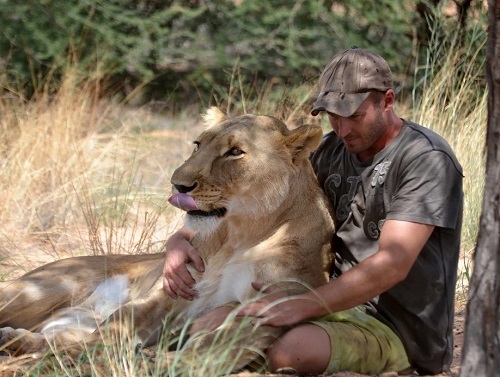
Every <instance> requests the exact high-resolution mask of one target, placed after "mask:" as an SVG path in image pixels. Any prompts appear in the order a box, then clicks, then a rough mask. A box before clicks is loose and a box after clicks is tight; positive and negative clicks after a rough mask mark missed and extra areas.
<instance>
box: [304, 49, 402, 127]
mask: <svg viewBox="0 0 500 377" xmlns="http://www.w3.org/2000/svg"><path fill="white" fill-rule="evenodd" d="M392 85H393V84H392V74H391V69H390V68H389V65H388V64H387V62H386V61H385V60H384V59H383V58H382V57H381V56H380V55H377V54H375V53H373V52H370V51H368V50H365V49H362V48H358V47H352V48H350V49H349V50H346V51H344V52H342V53H339V54H337V55H335V56H334V57H333V59H332V61H331V62H330V64H328V65H327V66H326V68H325V70H324V71H323V73H322V74H321V77H320V79H319V95H318V97H317V99H316V102H315V103H314V107H313V109H312V111H311V114H312V115H314V116H316V115H318V113H319V112H320V111H327V112H329V113H333V114H337V115H340V116H342V117H349V116H351V115H352V114H354V112H355V111H356V110H357V109H358V108H359V106H361V104H362V103H363V102H364V101H365V100H366V98H368V96H369V95H370V92H371V91H382V92H385V91H387V90H389V89H391V88H392Z"/></svg>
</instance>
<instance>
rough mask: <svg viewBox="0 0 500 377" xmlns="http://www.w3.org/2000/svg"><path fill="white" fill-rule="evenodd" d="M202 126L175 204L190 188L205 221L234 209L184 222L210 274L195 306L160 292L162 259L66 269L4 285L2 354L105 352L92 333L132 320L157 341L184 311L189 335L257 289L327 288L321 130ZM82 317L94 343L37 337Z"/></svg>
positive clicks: (56, 267)
mask: <svg viewBox="0 0 500 377" xmlns="http://www.w3.org/2000/svg"><path fill="white" fill-rule="evenodd" d="M205 122H206V124H207V129H206V130H205V131H204V132H203V133H202V134H201V135H200V136H199V138H198V139H197V140H196V143H195V144H197V145H198V146H199V147H197V148H196V149H195V151H194V152H193V154H192V155H191V157H189V159H188V160H187V161H186V162H185V163H184V164H183V165H182V166H180V167H179V168H178V169H177V170H176V171H175V172H174V174H173V176H172V179H171V181H172V184H173V186H174V193H176V192H177V190H178V189H182V190H184V191H185V190H186V188H189V190H188V192H187V194H188V195H191V196H192V198H194V201H195V202H196V205H197V206H198V208H199V210H202V211H207V212H208V211H212V210H215V209H220V208H224V209H225V210H226V212H225V215H224V216H222V217H217V216H211V217H204V216H193V215H191V214H189V213H188V214H187V215H186V221H185V226H186V227H190V228H192V229H193V230H194V231H195V232H196V236H195V237H194V238H193V240H192V244H193V245H194V246H195V248H197V250H198V251H199V253H200V255H201V256H202V258H203V259H204V261H205V266H206V270H205V272H204V274H203V275H201V274H199V273H197V272H196V271H193V274H194V276H195V278H196V280H197V284H196V288H197V291H198V297H197V298H196V299H195V300H194V301H192V302H189V301H185V300H182V299H177V300H172V299H170V298H169V297H168V296H167V295H166V294H164V293H163V290H162V282H161V274H162V265H163V261H164V254H163V253H158V254H151V255H110V256H89V257H80V258H70V259H66V260H61V261H57V262H54V263H51V264H48V265H45V266H42V267H40V268H38V269H36V270H34V271H32V272H30V273H28V274H26V275H24V276H23V277H21V278H20V279H18V280H15V281H12V282H4V283H1V284H2V285H0V289H1V291H0V327H1V328H2V329H0V336H2V338H1V339H0V344H2V343H3V345H4V349H5V350H7V351H9V352H12V353H15V352H18V353H19V352H32V351H38V350H41V349H44V348H45V347H46V344H47V343H46V342H47V340H46V338H48V339H49V341H51V340H52V341H55V340H57V342H58V343H59V344H62V345H68V344H72V343H74V342H79V341H80V340H81V338H82V337H83V338H85V337H87V338H85V339H86V341H88V340H89V339H92V342H99V339H100V338H99V337H97V336H96V335H95V334H98V333H100V332H102V328H103V326H105V324H106V323H108V325H107V326H110V327H111V328H113V327H117V326H118V324H119V325H120V326H121V325H122V319H123V318H127V316H129V315H130V316H133V318H134V320H133V323H134V325H135V327H134V328H133V329H130V331H131V333H133V334H134V336H135V339H136V342H137V343H146V342H148V341H149V342H151V339H153V341H154V340H156V337H154V336H153V335H154V334H155V332H156V331H157V330H158V329H159V328H160V326H161V323H162V319H163V318H164V317H165V316H166V315H167V313H171V314H172V313H174V314H178V313H181V312H182V313H183V314H182V315H181V316H178V318H177V321H178V322H177V324H179V323H180V324H181V325H182V323H184V322H185V321H186V320H187V319H193V318H196V317H199V316H200V315H202V314H204V313H206V312H207V311H209V310H210V309H213V308H216V307H218V306H221V305H224V304H225V303H228V302H234V301H237V302H244V301H247V300H248V299H250V298H251V297H253V296H254V295H255V292H254V291H253V290H252V288H251V286H250V283H251V282H252V281H258V282H261V283H264V284H271V283H276V282H281V281H285V282H287V283H284V284H282V287H283V288H284V289H287V290H288V291H289V292H290V293H298V292H302V291H304V290H306V289H307V288H305V286H311V287H316V286H319V285H322V284H324V283H326V282H327V281H328V272H327V271H328V269H329V266H330V263H331V258H332V254H331V252H330V240H331V237H332V235H333V232H334V226H333V221H332V219H331V216H330V213H329V209H328V201H327V199H326V198H325V197H324V195H323V193H322V191H321V189H320V188H319V186H318V184H317V181H316V178H315V176H314V173H313V171H312V168H311V166H310V163H309V160H308V156H309V154H310V153H311V151H313V150H314V149H315V148H316V147H317V145H318V144H319V142H320V140H321V135H322V132H321V129H320V128H319V127H315V126H303V127H300V128H297V129H296V130H293V131H290V130H288V129H287V127H286V126H285V125H284V124H283V123H282V122H281V121H279V120H277V119H275V118H272V117H268V116H256V115H243V116H239V117H235V118H226V117H225V115H224V114H223V113H222V112H220V111H219V110H217V109H211V110H210V111H209V112H208V114H207V115H206V116H205ZM113 276H115V277H116V278H115V280H116V283H117V284H119V283H124V282H125V285H126V286H127V287H128V290H129V294H128V295H127V297H126V299H123V300H122V302H119V303H118V304H117V305H118V306H117V307H116V308H114V307H111V309H109V308H108V311H109V310H111V311H112V312H111V313H107V312H106V311H101V313H97V311H96V305H97V304H96V302H98V299H96V298H95V297H94V296H95V295H91V294H92V292H94V290H95V289H96V288H97V287H98V286H99V284H101V283H102V282H104V281H105V280H106V279H108V278H110V277H113ZM290 280H294V281H300V282H302V283H303V284H297V283H292V282H290ZM113 281H114V280H113ZM75 310H79V311H80V312H81V313H84V317H85V319H86V320H88V319H89V318H91V320H90V322H92V320H94V321H96V323H97V324H99V325H100V327H101V329H98V330H97V331H94V329H92V328H91V326H90V329H89V330H88V332H90V333H92V332H93V334H90V335H88V334H85V333H84V334H80V333H79V332H78V331H77V330H78V329H76V330H75V329H74V328H70V326H69V325H68V326H67V328H65V327H64V326H62V327H59V328H57V331H46V332H45V334H43V335H41V334H40V333H39V331H40V329H41V328H42V327H43V325H44V324H47V323H50V321H52V320H53V318H54V317H57V316H62V317H63V318H66V317H68V316H69V318H71V315H74V311H75ZM89 313H90V314H89ZM186 313H187V314H186ZM65 316H66V317H65ZM106 316H107V317H110V318H111V319H110V321H106V318H105V317H106ZM82 318H83V317H82ZM18 328H19V329H27V330H30V331H32V332H26V331H24V330H16V329H18ZM252 330H255V329H252ZM248 331H249V334H250V329H249V330H248ZM281 331H282V329H276V328H269V327H266V326H261V327H259V328H258V329H257V330H256V331H254V332H253V333H252V334H253V335H252V336H251V341H250V343H249V344H252V345H253V346H254V347H257V348H260V349H263V348H266V347H268V346H269V345H270V344H271V342H272V341H273V340H274V339H275V337H276V336H278V335H279V334H280V333H281ZM213 339H214V334H213V333H211V334H205V335H204V336H202V337H200V340H198V341H197V342H193V343H191V344H193V345H192V346H191V347H192V348H193V350H194V348H196V350H197V351H196V352H201V351H200V349H201V350H202V349H204V347H206V346H207V344H209V343H210V342H211V341H213ZM0 350H1V346H0ZM237 357H239V358H240V360H239V362H238V363H236V364H235V365H236V367H237V368H240V367H242V366H244V365H245V364H246V363H248V362H249V361H250V360H251V359H252V358H253V357H254V355H251V352H249V353H248V354H245V355H241V354H238V356H237Z"/></svg>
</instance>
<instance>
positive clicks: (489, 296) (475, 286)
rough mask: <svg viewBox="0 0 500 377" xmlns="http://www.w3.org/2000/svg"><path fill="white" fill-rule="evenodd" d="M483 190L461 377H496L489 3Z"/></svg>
mask: <svg viewBox="0 0 500 377" xmlns="http://www.w3.org/2000/svg"><path fill="white" fill-rule="evenodd" d="M488 9H489V15H488V17H489V29H488V31H489V34H488V44H487V49H488V50H487V61H486V80H487V83H488V90H489V94H488V128H487V135H486V140H487V160H486V185H485V189H484V200H483V209H482V215H481V223H480V230H479V235H478V241H477V245H476V250H475V254H474V271H473V274H472V278H471V281H470V286H469V301H468V304H467V314H466V322H465V339H464V342H465V343H464V349H463V353H462V366H461V370H460V376H463V377H470V376H474V377H483V376H484V377H491V376H499V375H500V0H488Z"/></svg>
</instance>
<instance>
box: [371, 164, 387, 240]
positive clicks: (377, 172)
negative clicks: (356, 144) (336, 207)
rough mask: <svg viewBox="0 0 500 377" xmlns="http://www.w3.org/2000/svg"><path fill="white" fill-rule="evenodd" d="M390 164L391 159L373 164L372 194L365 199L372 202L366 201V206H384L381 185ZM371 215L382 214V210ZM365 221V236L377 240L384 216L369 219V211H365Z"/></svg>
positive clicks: (379, 207) (380, 207)
mask: <svg viewBox="0 0 500 377" xmlns="http://www.w3.org/2000/svg"><path fill="white" fill-rule="evenodd" d="M390 166H391V161H384V162H381V163H380V164H378V165H377V166H375V168H374V169H373V174H372V179H371V187H372V194H371V195H370V198H369V199H368V198H367V200H371V201H373V202H372V203H367V208H378V209H382V208H383V207H384V198H383V190H382V186H383V185H384V183H385V178H386V175H387V172H388V171H389V167H390ZM371 215H372V216H373V215H378V216H381V215H384V211H383V209H382V210H379V211H375V212H374V213H372V214H371ZM367 217H368V218H367V220H368V221H367V223H366V227H365V233H366V236H367V237H369V238H371V239H373V240H378V238H379V237H380V232H381V230H382V227H383V226H384V222H385V218H383V219H370V213H367Z"/></svg>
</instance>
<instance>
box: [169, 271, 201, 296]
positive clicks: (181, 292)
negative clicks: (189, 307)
mask: <svg viewBox="0 0 500 377" xmlns="http://www.w3.org/2000/svg"><path fill="white" fill-rule="evenodd" d="M190 276H191V275H190ZM167 280H168V283H169V285H170V288H171V289H172V291H173V292H175V293H176V294H177V295H178V296H180V297H182V298H183V299H186V300H192V299H193V298H194V297H195V296H196V292H195V291H194V290H193V289H192V288H191V285H188V284H186V283H185V282H184V281H182V280H180V279H179V278H177V279H175V280H174V279H173V278H171V279H167ZM193 283H194V280H193Z"/></svg>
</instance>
